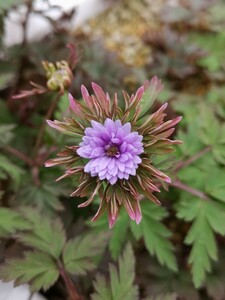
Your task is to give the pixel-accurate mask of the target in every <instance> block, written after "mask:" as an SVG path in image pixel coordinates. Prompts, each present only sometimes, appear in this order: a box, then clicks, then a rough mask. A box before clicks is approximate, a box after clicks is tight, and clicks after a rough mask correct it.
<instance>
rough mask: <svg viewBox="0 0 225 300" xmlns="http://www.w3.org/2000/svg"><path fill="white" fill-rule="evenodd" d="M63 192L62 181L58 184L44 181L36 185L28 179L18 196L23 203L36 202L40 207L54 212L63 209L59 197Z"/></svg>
mask: <svg viewBox="0 0 225 300" xmlns="http://www.w3.org/2000/svg"><path fill="white" fill-rule="evenodd" d="M63 193H64V190H63V187H62V185H61V184H60V183H59V184H57V185H56V184H55V183H54V184H50V183H43V184H42V185H40V186H36V185H33V183H32V182H30V181H28V182H26V184H25V185H24V186H22V188H21V190H20V192H19V196H18V197H19V200H20V201H21V203H23V204H28V205H31V204H35V205H36V206H37V207H38V208H39V209H44V210H47V211H49V212H50V213H52V212H54V211H56V210H62V209H63V206H62V204H61V202H60V199H59V197H60V195H63Z"/></svg>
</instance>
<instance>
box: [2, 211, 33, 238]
mask: <svg viewBox="0 0 225 300" xmlns="http://www.w3.org/2000/svg"><path fill="white" fill-rule="evenodd" d="M30 226H31V225H30V223H29V221H27V220H26V219H24V218H23V217H22V216H21V215H20V214H19V213H18V212H15V211H13V210H11V209H8V208H2V207H1V208H0V237H5V236H8V235H9V234H12V233H15V232H16V231H17V230H25V229H29V228H30Z"/></svg>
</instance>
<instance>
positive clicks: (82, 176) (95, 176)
mask: <svg viewBox="0 0 225 300" xmlns="http://www.w3.org/2000/svg"><path fill="white" fill-rule="evenodd" d="M92 88H93V91H94V94H93V95H90V94H89V92H88V90H87V89H86V87H85V86H83V85H82V87H81V93H82V96H83V101H77V100H75V99H74V98H73V96H72V95H69V102H70V109H71V113H72V116H71V117H70V118H65V119H64V121H57V120H55V121H51V120H48V124H49V125H50V126H51V127H53V128H55V129H56V130H58V131H60V132H62V133H63V134H67V135H70V136H73V137H74V144H72V145H71V146H66V147H65V149H64V150H63V151H61V152H60V153H59V154H58V157H57V158H53V159H50V160H48V161H47V162H46V164H45V165H46V167H51V166H55V165H65V166H66V170H65V173H64V174H63V175H62V176H61V177H60V178H58V180H59V179H62V178H65V177H68V176H73V177H74V179H75V180H74V182H75V183H76V187H75V190H74V192H73V193H72V194H71V196H72V197H74V196H75V197H86V199H85V201H84V202H83V203H81V204H79V207H85V206H88V205H90V204H91V203H92V202H93V200H94V199H95V197H96V196H99V200H100V201H99V208H98V210H97V212H96V214H95V216H94V217H93V218H92V221H96V220H97V219H98V218H99V217H100V216H101V215H103V214H104V213H105V212H107V214H108V219H109V226H110V227H112V226H113V225H114V224H115V222H116V220H117V218H118V216H119V213H120V210H121V208H122V207H124V208H125V209H126V211H127V213H128V215H129V217H130V218H131V219H132V220H134V221H136V223H137V224H139V223H140V221H141V216H142V215H141V207H140V203H139V202H140V199H141V198H148V199H150V200H151V201H153V202H154V203H156V204H159V203H160V202H159V200H158V199H157V197H156V196H155V193H156V192H160V190H159V187H160V185H162V186H163V187H165V188H166V184H165V183H170V182H171V179H170V177H169V176H168V175H166V174H164V173H163V172H162V171H160V170H158V169H157V168H156V167H155V156H156V155H165V154H166V155H168V154H169V153H170V152H172V151H174V148H173V145H176V144H179V143H180V141H177V140H170V139H169V137H170V136H171V134H172V133H173V132H174V130H175V128H174V126H175V125H176V124H177V123H178V122H179V121H180V120H181V118H180V117H177V118H175V119H173V120H167V121H165V120H164V118H165V116H166V113H165V110H166V108H167V104H166V103H165V104H163V105H162V106H161V107H160V108H159V109H158V110H157V111H156V112H154V113H151V112H150V107H151V105H152V103H153V102H154V100H155V99H156V98H157V96H158V94H159V92H160V91H161V90H162V88H163V85H162V83H161V81H160V80H159V79H158V78H157V77H156V76H154V77H153V78H152V79H151V80H150V81H146V82H145V83H144V85H143V86H141V87H140V88H139V89H138V90H137V91H136V93H135V94H132V95H131V96H129V95H128V94H127V93H126V92H123V98H121V99H120V101H119V100H118V97H117V94H114V97H113V98H110V96H109V94H108V93H105V92H104V91H103V89H102V88H101V87H100V86H98V85H97V84H96V83H92ZM90 124H91V126H90ZM77 143H78V144H77ZM96 200H97V198H96Z"/></svg>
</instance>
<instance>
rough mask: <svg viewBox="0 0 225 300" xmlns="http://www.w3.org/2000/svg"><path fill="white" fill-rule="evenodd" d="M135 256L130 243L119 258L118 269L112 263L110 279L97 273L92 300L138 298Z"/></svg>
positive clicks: (133, 299)
mask: <svg viewBox="0 0 225 300" xmlns="http://www.w3.org/2000/svg"><path fill="white" fill-rule="evenodd" d="M134 265H135V258H134V254H133V250H132V248H131V245H130V244H127V246H126V247H125V250H124V252H123V255H122V256H121V257H120V258H119V268H118V270H117V269H116V267H115V266H114V265H110V270H109V272H110V281H106V280H105V279H104V278H103V277H102V276H100V275H97V277H96V281H95V283H94V287H95V290H96V292H95V293H94V294H93V295H92V300H137V299H138V289H137V286H135V285H133V281H134V276H135V272H134Z"/></svg>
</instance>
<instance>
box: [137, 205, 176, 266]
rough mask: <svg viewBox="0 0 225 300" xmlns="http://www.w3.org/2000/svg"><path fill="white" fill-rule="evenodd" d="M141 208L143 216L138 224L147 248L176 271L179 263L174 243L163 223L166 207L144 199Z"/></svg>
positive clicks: (163, 263)
mask: <svg viewBox="0 0 225 300" xmlns="http://www.w3.org/2000/svg"><path fill="white" fill-rule="evenodd" d="M141 209H142V214H143V217H142V221H141V223H140V224H139V225H138V226H140V228H141V231H142V236H143V238H144V241H145V245H146V248H147V249H148V251H149V253H150V254H151V255H156V257H157V259H158V261H159V262H160V264H162V265H165V266H167V267H168V268H169V269H171V270H173V271H176V270H177V263H176V258H175V256H174V254H173V245H172V243H171V242H170V241H169V240H168V238H169V237H170V236H171V233H170V231H169V230H168V229H167V228H166V226H165V225H163V224H162V223H161V220H162V219H163V218H164V217H165V216H166V215H167V213H166V211H165V209H164V208H163V207H160V206H156V205H155V204H154V203H152V202H150V201H147V200H145V201H142V203H141Z"/></svg>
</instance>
